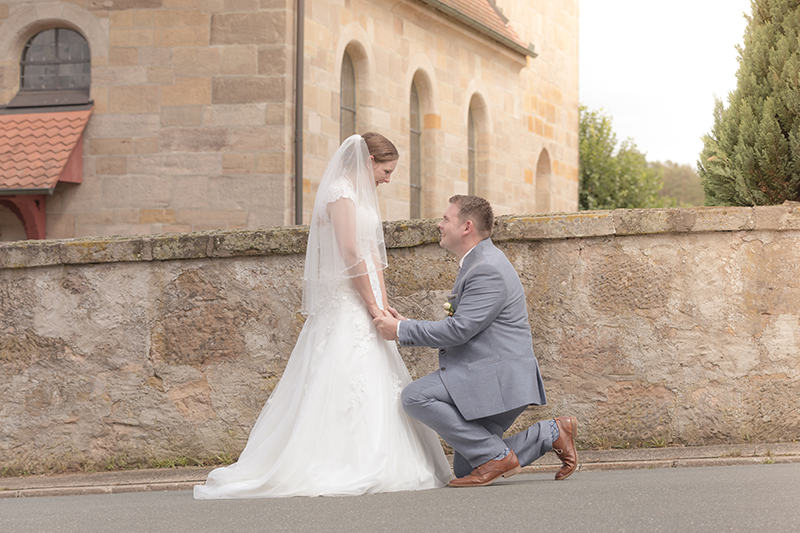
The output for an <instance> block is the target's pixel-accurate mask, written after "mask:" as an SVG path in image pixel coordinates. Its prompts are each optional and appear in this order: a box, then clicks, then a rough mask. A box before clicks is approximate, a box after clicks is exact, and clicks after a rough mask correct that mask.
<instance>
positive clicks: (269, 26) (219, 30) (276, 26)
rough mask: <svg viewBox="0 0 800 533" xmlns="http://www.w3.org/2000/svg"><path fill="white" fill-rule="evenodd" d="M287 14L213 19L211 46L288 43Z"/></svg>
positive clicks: (223, 16)
mask: <svg viewBox="0 0 800 533" xmlns="http://www.w3.org/2000/svg"><path fill="white" fill-rule="evenodd" d="M285 33H286V13H284V12H278V11H272V12H261V13H224V14H217V15H212V17H211V44H212V45H225V44H276V43H283V42H286V40H287V39H288V36H287V35H286V34H285Z"/></svg>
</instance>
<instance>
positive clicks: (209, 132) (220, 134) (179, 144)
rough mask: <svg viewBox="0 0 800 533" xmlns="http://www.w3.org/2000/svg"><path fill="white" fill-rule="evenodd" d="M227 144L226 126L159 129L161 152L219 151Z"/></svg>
mask: <svg viewBox="0 0 800 533" xmlns="http://www.w3.org/2000/svg"><path fill="white" fill-rule="evenodd" d="M227 145H228V130H227V129H226V128H204V127H200V128H165V129H162V130H161V135H160V138H159V150H160V151H161V152H166V153H169V152H221V151H222V150H223V149H224V148H226V147H227Z"/></svg>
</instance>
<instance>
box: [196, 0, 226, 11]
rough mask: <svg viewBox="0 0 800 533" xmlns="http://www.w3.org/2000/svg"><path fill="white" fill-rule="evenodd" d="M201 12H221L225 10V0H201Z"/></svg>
mask: <svg viewBox="0 0 800 533" xmlns="http://www.w3.org/2000/svg"><path fill="white" fill-rule="evenodd" d="M202 2H203V13H223V12H224V11H225V0H202Z"/></svg>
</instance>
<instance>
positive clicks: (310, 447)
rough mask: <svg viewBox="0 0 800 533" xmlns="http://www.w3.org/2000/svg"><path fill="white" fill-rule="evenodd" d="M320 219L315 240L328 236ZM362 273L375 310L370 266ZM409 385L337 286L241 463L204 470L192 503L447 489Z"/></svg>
mask: <svg viewBox="0 0 800 533" xmlns="http://www.w3.org/2000/svg"><path fill="white" fill-rule="evenodd" d="M338 194H339V195H340V196H341V195H342V193H341V192H339V193H338ZM344 194H345V195H346V194H347V193H344ZM334 196H335V194H334ZM358 209H363V208H362V207H359V208H358ZM362 215H363V213H362ZM366 215H367V216H369V217H371V218H376V215H375V214H374V213H367V214H366ZM326 218H327V219H328V220H327V221H326V222H328V223H327V224H324V225H323V226H322V227H321V229H320V231H321V235H320V237H321V239H328V238H332V237H333V236H332V234H326V232H332V229H331V224H330V222H329V217H326ZM375 223H378V224H379V223H380V219H377V220H375ZM322 260H323V261H324V260H325V258H324V257H323V258H322ZM367 269H368V272H369V280H370V282H371V286H372V290H373V292H374V293H375V298H376V300H377V301H378V302H382V301H383V299H382V295H381V289H380V283H379V280H378V276H377V273H376V270H375V266H374V264H373V263H372V262H371V261H369V262H368V264H367ZM410 382H411V376H410V375H409V373H408V370H407V369H406V367H405V364H404V363H403V360H402V359H401V358H400V354H399V353H398V351H397V346H396V344H395V343H394V342H388V341H385V340H383V339H382V338H381V337H380V335H378V333H377V330H376V328H375V326H374V325H373V323H372V317H371V315H370V313H369V311H368V310H367V308H366V306H365V305H364V303H363V302H362V300H361V298H360V296H359V295H358V293H357V292H356V290H355V288H354V286H353V282H352V280H350V279H348V278H343V279H339V280H335V281H334V282H332V283H330V284H328V285H327V289H326V290H325V291H324V294H322V295H321V306H320V311H319V312H316V313H314V314H311V315H309V317H308V319H307V320H306V323H305V325H304V327H303V330H302V332H301V333H300V336H299V338H298V339H297V344H296V345H295V348H294V350H293V351H292V355H291V358H290V359H289V362H288V364H287V366H286V370H285V371H284V373H283V377H282V378H281V380H280V382H279V383H278V385H277V387H276V388H275V390H274V391H273V393H272V395H271V396H270V398H269V400H268V401H267V403H266V405H265V406H264V409H263V410H262V411H261V414H260V415H259V417H258V420H257V421H256V424H255V426H254V427H253V429H252V431H251V433H250V438H249V440H248V442H247V446H246V447H245V449H244V451H243V452H242V454H241V456H240V457H239V461H238V462H237V463H236V464H233V465H231V466H228V467H224V468H218V469H216V470H214V471H212V472H211V473H210V474H209V476H208V479H207V480H206V483H205V485H199V486H196V487H194V497H195V498H198V499H212V498H268V497H286V496H321V495H326V496H341V495H356V494H367V493H376V492H393V491H405V490H422V489H432V488H436V487H442V486H444V485H446V484H447V483H448V481H449V480H450V479H451V478H452V475H451V473H450V467H449V465H448V462H447V459H446V458H445V456H444V452H443V451H442V447H441V445H440V443H439V439H438V437H437V436H436V434H435V433H434V432H433V431H432V430H431V429H429V428H428V427H426V426H424V425H423V424H421V423H419V422H417V421H415V420H413V419H411V418H409V417H408V416H407V415H406V414H405V412H404V411H403V408H402V406H401V404H400V392H401V391H402V390H403V387H405V386H406V385H407V384H409V383H410Z"/></svg>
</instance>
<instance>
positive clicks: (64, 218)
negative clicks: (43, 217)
mask: <svg viewBox="0 0 800 533" xmlns="http://www.w3.org/2000/svg"><path fill="white" fill-rule="evenodd" d="M73 237H76V227H75V215H74V214H72V213H52V214H48V215H47V238H48V239H71V238H73Z"/></svg>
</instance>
